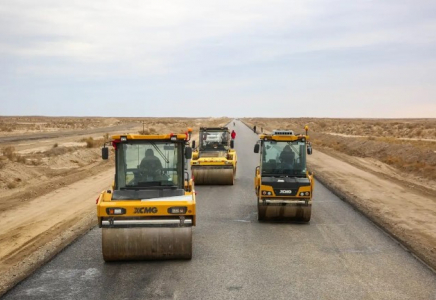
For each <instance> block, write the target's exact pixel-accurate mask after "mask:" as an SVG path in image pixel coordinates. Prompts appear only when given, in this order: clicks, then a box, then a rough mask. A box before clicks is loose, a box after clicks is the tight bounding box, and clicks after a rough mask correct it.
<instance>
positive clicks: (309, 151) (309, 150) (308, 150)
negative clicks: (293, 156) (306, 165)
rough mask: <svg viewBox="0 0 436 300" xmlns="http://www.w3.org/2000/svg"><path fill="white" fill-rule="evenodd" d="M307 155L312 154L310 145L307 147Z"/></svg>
mask: <svg viewBox="0 0 436 300" xmlns="http://www.w3.org/2000/svg"><path fill="white" fill-rule="evenodd" d="M307 154H308V155H311V154H312V145H307Z"/></svg>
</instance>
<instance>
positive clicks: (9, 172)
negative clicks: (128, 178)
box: [0, 117, 229, 295]
mask: <svg viewBox="0 0 436 300" xmlns="http://www.w3.org/2000/svg"><path fill="white" fill-rule="evenodd" d="M228 122H229V119H228V118H198V119H187V118H73V117H71V118H67V117H60V118H54V117H0V143H1V144H0V190H1V194H2V196H1V197H0V226H1V227H2V233H0V243H1V248H0V295H1V294H2V293H3V292H5V291H6V290H7V289H8V288H10V287H11V286H13V285H14V284H15V283H17V282H19V281H20V280H21V279H23V278H24V277H26V276H27V275H28V274H29V273H30V272H32V271H33V270H35V269H36V268H38V267H39V266H40V265H41V264H42V263H44V262H46V261H47V260H49V259H50V258H51V257H53V256H54V255H55V254H56V253H58V252H59V251H61V250H62V249H63V248H64V247H65V246H66V245H68V244H69V243H70V242H71V241H73V240H74V239H75V238H77V237H78V236H80V235H81V234H83V233H85V232H86V231H87V230H89V229H90V228H92V227H93V226H95V224H96V217H95V211H94V210H95V198H97V196H98V195H99V193H100V192H101V191H102V190H104V189H107V188H109V185H110V183H111V181H112V180H113V175H114V171H113V155H112V156H110V158H112V159H109V160H107V161H103V160H102V159H101V157H100V155H101V150H100V147H101V146H102V145H103V143H104V142H105V141H108V140H109V139H110V135H113V134H117V133H145V134H148V133H169V132H185V131H186V130H187V128H188V127H191V128H192V129H193V130H194V132H193V134H194V135H193V136H194V137H195V136H196V135H197V134H198V129H199V127H200V126H220V125H224V124H226V123H228Z"/></svg>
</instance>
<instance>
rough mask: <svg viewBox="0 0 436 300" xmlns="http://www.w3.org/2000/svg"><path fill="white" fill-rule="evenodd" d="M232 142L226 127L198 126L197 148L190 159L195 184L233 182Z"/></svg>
mask: <svg viewBox="0 0 436 300" xmlns="http://www.w3.org/2000/svg"><path fill="white" fill-rule="evenodd" d="M233 144H234V141H233V140H232V139H231V138H230V132H229V129H228V128H227V127H214V128H205V127H202V128H200V133H199V143H198V149H196V150H195V151H194V152H193V155H192V160H191V168H192V175H193V177H194V180H195V183H196V184H228V185H232V184H234V181H235V175H236V163H237V157H236V151H235V150H234V149H233V146H234V145H233ZM192 147H193V148H195V142H193V145H192Z"/></svg>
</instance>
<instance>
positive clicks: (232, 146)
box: [230, 140, 235, 149]
mask: <svg viewBox="0 0 436 300" xmlns="http://www.w3.org/2000/svg"><path fill="white" fill-rule="evenodd" d="M233 148H235V141H234V140H231V141H230V149H233Z"/></svg>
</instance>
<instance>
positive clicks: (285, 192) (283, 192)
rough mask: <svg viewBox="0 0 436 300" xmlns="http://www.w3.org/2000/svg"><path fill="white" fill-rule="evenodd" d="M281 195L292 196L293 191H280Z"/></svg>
mask: <svg viewBox="0 0 436 300" xmlns="http://www.w3.org/2000/svg"><path fill="white" fill-rule="evenodd" d="M280 194H292V190H280Z"/></svg>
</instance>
